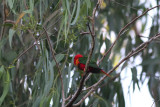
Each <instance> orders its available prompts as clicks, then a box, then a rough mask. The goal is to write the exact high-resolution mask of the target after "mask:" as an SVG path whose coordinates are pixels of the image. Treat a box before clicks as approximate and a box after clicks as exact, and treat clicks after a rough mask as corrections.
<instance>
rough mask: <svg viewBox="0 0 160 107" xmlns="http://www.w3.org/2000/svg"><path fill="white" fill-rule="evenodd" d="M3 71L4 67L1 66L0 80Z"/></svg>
mask: <svg viewBox="0 0 160 107" xmlns="http://www.w3.org/2000/svg"><path fill="white" fill-rule="evenodd" d="M4 71H5V70H4V66H1V68H0V79H1V77H2V75H3V73H4Z"/></svg>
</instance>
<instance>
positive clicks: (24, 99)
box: [0, 0, 160, 107]
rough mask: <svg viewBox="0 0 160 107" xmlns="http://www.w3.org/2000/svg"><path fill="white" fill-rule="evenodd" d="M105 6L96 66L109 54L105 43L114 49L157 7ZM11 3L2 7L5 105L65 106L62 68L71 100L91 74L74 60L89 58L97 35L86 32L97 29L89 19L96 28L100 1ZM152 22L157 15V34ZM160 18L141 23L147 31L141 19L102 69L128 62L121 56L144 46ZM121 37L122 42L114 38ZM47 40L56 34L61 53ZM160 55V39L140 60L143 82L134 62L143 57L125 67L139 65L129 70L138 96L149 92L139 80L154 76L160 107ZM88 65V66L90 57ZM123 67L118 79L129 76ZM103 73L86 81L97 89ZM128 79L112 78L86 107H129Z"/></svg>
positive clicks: (0, 85) (1, 92)
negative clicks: (125, 81) (84, 77)
mask: <svg viewBox="0 0 160 107" xmlns="http://www.w3.org/2000/svg"><path fill="white" fill-rule="evenodd" d="M99 1H101V2H102V4H100V6H99V8H98V10H97V11H96V17H95V34H96V36H95V47H94V52H93V54H92V58H93V59H94V60H95V62H94V65H95V64H96V63H97V61H98V60H100V59H101V58H102V57H103V54H104V53H101V52H100V50H101V48H102V45H103V44H105V48H106V49H105V52H106V51H107V50H108V49H109V48H110V46H111V44H112V43H113V41H112V40H113V39H114V38H115V37H116V36H117V34H118V33H119V31H120V30H121V29H122V28H123V27H124V26H125V25H126V24H127V23H129V22H130V21H131V20H132V19H133V18H135V17H136V16H139V15H140V12H143V11H145V10H146V9H147V8H150V7H146V6H145V4H144V3H141V4H140V2H139V1H138V0H136V1H134V0H128V1H123V0H120V1H112V0H110V1H106V0H99ZM4 2H5V3H3V0H1V1H0V3H1V6H2V7H0V19H1V20H0V25H1V26H0V106H2V107H10V106H13V107H14V106H16V107H20V106H25V107H38V106H39V107H44V106H45V107H49V106H52V107H60V106H61V104H62V87H61V79H60V74H59V70H60V72H61V73H62V79H63V85H64V94H65V97H66V98H67V97H68V96H71V95H73V94H74V93H75V91H76V90H77V88H78V87H79V84H80V80H81V78H82V75H83V74H82V73H83V71H79V70H78V69H77V68H76V67H75V66H74V65H73V59H74V56H75V55H76V54H83V55H84V56H88V53H89V50H90V48H91V40H92V38H91V36H90V34H86V35H81V34H80V33H82V32H89V30H88V27H87V25H86V24H87V23H88V22H89V23H90V26H91V25H92V24H91V22H92V21H91V20H90V19H89V18H88V16H92V12H93V9H94V7H95V6H96V3H97V0H84V1H83V0H4ZM157 3H158V0H157ZM3 9H5V15H4V10H3ZM157 10H158V9H157ZM4 16H5V19H6V22H4V20H5V19H3V18H4ZM148 18H151V19H152V23H153V24H152V26H151V28H149V29H148V27H147V25H148V24H147V19H148ZM158 20H159V14H158V12H157V14H155V15H154V16H149V15H148V14H146V15H145V16H143V18H142V19H139V21H140V22H141V23H142V24H140V27H141V29H140V30H138V29H139V27H137V25H136V22H135V23H133V24H132V25H131V26H130V27H127V29H126V30H125V31H124V32H123V33H122V35H121V36H120V38H119V39H118V41H117V42H116V44H115V46H114V47H113V49H112V51H110V52H109V54H108V55H107V56H106V57H105V58H104V59H103V61H102V62H101V63H100V64H99V65H100V66H99V67H100V68H102V69H103V70H104V71H105V72H108V71H110V70H111V69H112V68H113V67H114V66H115V64H117V63H118V62H119V60H120V59H116V58H117V55H119V56H120V58H121V56H122V57H125V56H126V55H127V54H128V53H129V52H130V51H131V50H134V49H135V48H136V47H137V46H139V45H140V44H141V43H143V42H144V40H143V39H142V37H140V36H141V33H144V32H145V31H146V30H148V31H149V38H151V37H153V36H154V35H155V34H157V33H158V32H159V29H160V28H159V22H158ZM91 28H92V26H91ZM104 32H105V33H104ZM113 32H114V34H115V37H113V36H114V35H112V33H113ZM132 32H134V33H132ZM103 33H104V34H103ZM46 35H47V36H49V37H50V42H51V46H52V48H53V51H52V50H51V49H50V46H49V44H48V41H47V37H46ZM143 36H146V35H143ZM147 39H148V38H147ZM123 50H124V51H123ZM159 52H160V48H159V41H158V42H157V41H154V42H152V43H150V44H149V45H148V47H147V48H146V49H144V51H143V52H142V53H140V54H137V55H138V56H139V57H140V58H141V60H142V61H141V62H140V63H139V66H141V68H142V71H140V72H141V74H140V78H138V76H139V75H138V74H139V73H138V72H139V69H138V68H136V67H137V66H138V65H137V66H135V64H134V62H136V61H137V59H136V57H135V56H136V55H135V56H133V57H131V60H130V59H128V60H126V61H125V63H124V64H123V66H122V67H120V69H121V70H124V69H126V68H127V67H128V65H129V64H131V65H129V67H130V66H131V72H132V76H130V77H129V78H132V79H131V80H132V83H133V84H132V85H133V91H134V90H135V88H136V87H138V88H139V89H140V88H141V87H140V84H139V83H140V82H141V83H143V82H144V80H145V79H144V78H148V77H150V78H148V79H149V82H148V87H149V91H150V94H151V95H152V97H153V98H154V100H155V101H158V102H156V104H155V105H156V106H157V107H159V106H160V102H159V93H160V92H159V90H158V89H159V79H158V78H157V76H158V77H159V71H160V66H159V63H160V60H159V58H160V53H159ZM53 53H54V56H53ZM53 57H55V59H56V61H55V60H54V59H53ZM117 60H118V61H117ZM83 61H84V63H85V62H86V60H84V59H83ZM116 61H117V62H116ZM56 63H58V66H59V69H58V67H57V64H56ZM132 63H133V65H132ZM96 66H97V65H96ZM120 69H119V68H117V69H116V70H115V71H113V72H112V73H111V75H112V76H113V77H114V76H117V75H118V73H119V72H121V70H120ZM77 71H79V72H77ZM122 72H123V71H122ZM144 74H145V75H144ZM102 76H103V75H102V74H93V75H92V76H91V77H90V78H89V79H88V80H87V81H86V82H85V86H84V87H85V88H87V87H90V86H92V85H93V84H95V83H96V82H97V81H98V80H99V79H100V78H101V77H102ZM121 79H123V78H120V77H119V76H117V77H115V79H110V78H106V79H105V80H104V81H103V82H102V83H101V84H99V86H98V87H97V89H96V90H95V92H93V93H92V94H91V95H90V96H88V97H87V100H88V101H87V100H86V101H85V102H86V103H85V102H83V103H82V104H81V105H80V107H86V106H88V107H89V106H93V107H111V106H113V105H114V106H117V107H125V97H124V93H126V92H124V91H123V88H122V83H121ZM87 92H88V90H86V91H82V93H81V94H80V96H79V97H78V99H77V100H76V101H75V103H76V102H78V101H79V100H81V99H82V98H83V97H84V95H85V94H86V93H87ZM68 101H69V100H68ZM68 101H66V103H67V102H68Z"/></svg>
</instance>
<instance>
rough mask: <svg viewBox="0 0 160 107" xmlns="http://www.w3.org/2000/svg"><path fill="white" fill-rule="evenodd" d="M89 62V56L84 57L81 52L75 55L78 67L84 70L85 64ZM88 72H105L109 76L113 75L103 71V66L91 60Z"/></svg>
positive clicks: (75, 62)
mask: <svg viewBox="0 0 160 107" xmlns="http://www.w3.org/2000/svg"><path fill="white" fill-rule="evenodd" d="M86 62H87V57H83V56H82V55H81V54H77V55H76V56H75V57H74V65H75V66H77V67H78V69H80V70H83V71H84V69H85V64H86ZM88 72H91V73H103V74H105V75H107V76H109V77H111V76H110V75H109V74H107V73H106V72H105V71H103V70H102V69H101V68H99V67H98V66H97V64H96V62H95V61H93V60H91V61H90V63H89V65H88Z"/></svg>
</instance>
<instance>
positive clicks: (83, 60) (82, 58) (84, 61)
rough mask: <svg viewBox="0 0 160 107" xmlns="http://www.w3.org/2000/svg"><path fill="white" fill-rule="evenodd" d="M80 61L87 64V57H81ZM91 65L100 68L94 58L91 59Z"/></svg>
mask: <svg viewBox="0 0 160 107" xmlns="http://www.w3.org/2000/svg"><path fill="white" fill-rule="evenodd" d="M79 62H80V63H82V64H86V62H87V57H81V58H79ZM89 66H90V67H94V68H99V67H98V66H97V64H96V62H95V61H94V60H90V63H89Z"/></svg>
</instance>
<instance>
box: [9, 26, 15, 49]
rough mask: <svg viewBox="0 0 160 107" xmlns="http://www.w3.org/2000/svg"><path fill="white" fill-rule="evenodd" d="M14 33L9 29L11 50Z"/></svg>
mask: <svg viewBox="0 0 160 107" xmlns="http://www.w3.org/2000/svg"><path fill="white" fill-rule="evenodd" d="M14 33H15V30H14V29H9V45H10V47H11V48H12V39H13V35H14Z"/></svg>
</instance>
